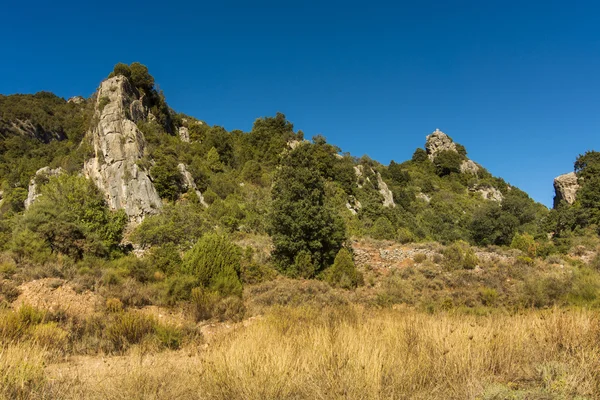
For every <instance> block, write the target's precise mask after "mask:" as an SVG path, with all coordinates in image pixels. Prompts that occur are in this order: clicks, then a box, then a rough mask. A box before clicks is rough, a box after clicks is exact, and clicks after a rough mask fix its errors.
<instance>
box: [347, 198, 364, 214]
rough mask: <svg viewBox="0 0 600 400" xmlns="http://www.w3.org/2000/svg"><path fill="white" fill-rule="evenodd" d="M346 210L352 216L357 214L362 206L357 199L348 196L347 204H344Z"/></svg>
mask: <svg viewBox="0 0 600 400" xmlns="http://www.w3.org/2000/svg"><path fill="white" fill-rule="evenodd" d="M346 208H347V209H348V210H350V212H351V213H352V214H353V215H356V214H358V211H359V210H360V209H361V208H362V204H361V203H360V201H358V199H357V198H356V197H354V196H348V202H347V203H346Z"/></svg>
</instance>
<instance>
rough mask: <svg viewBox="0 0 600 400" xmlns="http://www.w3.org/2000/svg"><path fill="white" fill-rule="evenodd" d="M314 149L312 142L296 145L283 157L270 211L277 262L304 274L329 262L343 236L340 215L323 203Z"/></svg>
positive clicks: (290, 271) (292, 272) (286, 269)
mask: <svg viewBox="0 0 600 400" xmlns="http://www.w3.org/2000/svg"><path fill="white" fill-rule="evenodd" d="M313 150H314V145H309V144H307V145H303V146H298V147H297V148H296V149H295V150H293V151H291V152H290V153H288V154H287V155H286V156H285V157H284V159H283V161H282V165H281V167H280V169H279V170H278V171H277V173H276V176H275V182H274V185H273V188H272V197H273V203H272V211H271V215H270V234H271V236H272V238H273V242H274V245H275V250H274V251H273V259H274V261H275V264H276V266H277V267H278V268H279V269H280V270H281V271H283V272H285V273H287V274H289V275H291V276H298V275H303V276H304V277H307V278H308V277H312V276H314V274H315V273H318V272H319V271H322V270H323V269H325V268H326V267H328V266H329V265H331V264H332V262H333V260H334V258H335V256H336V254H337V252H338V251H339V249H340V248H341V246H342V242H343V241H344V240H345V236H346V235H345V227H344V224H343V221H342V219H341V218H340V217H339V216H338V215H337V214H336V213H335V211H334V210H333V209H331V208H329V207H327V206H326V205H325V184H324V179H323V177H322V176H321V175H320V174H319V171H318V170H316V169H315V168H314V165H315V164H316V163H315V160H314V153H313ZM311 265H312V266H314V270H313V268H312V267H310V266H311Z"/></svg>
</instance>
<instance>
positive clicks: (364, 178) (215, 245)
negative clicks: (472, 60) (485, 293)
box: [0, 63, 600, 308]
mask: <svg viewBox="0 0 600 400" xmlns="http://www.w3.org/2000/svg"><path fill="white" fill-rule="evenodd" d="M117 75H121V76H124V77H125V78H127V80H128V81H129V82H130V83H131V85H133V87H134V88H135V90H137V91H138V92H139V93H140V97H141V98H143V101H144V106H145V107H146V108H147V110H148V111H149V112H150V114H151V115H153V116H154V118H148V119H147V120H144V121H139V122H138V127H139V128H140V130H141V131H142V132H143V134H144V136H145V140H146V142H147V143H146V144H147V146H146V152H145V154H144V159H143V160H141V161H140V162H139V164H140V166H141V167H143V168H147V169H148V171H149V172H150V175H151V177H152V181H153V183H154V185H155V187H156V189H157V191H158V193H159V194H160V196H161V198H162V199H163V202H164V207H163V210H162V212H161V213H159V214H156V215H153V216H149V217H147V218H146V219H145V220H144V221H143V223H141V225H139V226H138V227H137V228H135V229H133V230H128V231H127V232H126V231H125V226H126V222H127V221H126V218H125V216H124V214H123V213H122V212H117V211H114V210H109V209H108V207H107V205H106V203H105V201H104V199H103V196H102V194H101V193H100V192H99V191H98V190H97V189H96V188H95V187H94V186H93V185H92V184H91V183H90V182H89V181H88V180H86V179H85V178H83V177H80V176H78V174H79V172H80V171H81V165H82V163H83V162H84V161H85V160H86V158H88V157H90V147H89V146H90V144H89V143H88V141H87V139H86V137H85V135H84V134H85V132H86V131H87V130H88V129H89V126H90V124H91V123H93V121H91V115H92V113H93V111H94V110H93V107H94V104H93V103H95V102H94V101H92V100H93V99H89V100H87V101H84V102H81V103H76V102H66V101H65V100H64V99H60V98H58V97H56V96H54V95H52V94H49V93H45V92H41V93H38V94H35V95H14V96H2V97H0V177H1V178H0V179H1V183H2V189H3V193H2V197H3V198H2V202H1V203H0V250H1V251H2V252H3V253H2V259H4V260H8V261H6V263H7V264H6V265H9V264H10V265H13V264H14V265H16V266H17V267H16V268H17V270H18V271H19V273H20V274H21V275H20V276H22V277H33V276H35V277H39V276H48V275H51V276H52V275H56V276H59V277H62V278H68V279H78V280H79V281H81V283H82V285H83V286H84V287H95V286H96V285H97V284H98V283H101V284H102V285H104V286H105V287H107V290H108V291H109V292H113V291H114V292H118V287H119V286H120V285H126V284H127V285H129V284H131V285H142V286H143V285H150V287H151V289H149V292H148V293H146V294H144V295H141V296H138V297H132V298H123V299H122V301H123V303H124V304H126V305H127V304H130V305H136V304H148V303H152V302H158V303H161V304H175V303H177V302H180V301H196V303H198V304H200V303H203V304H204V305H206V304H209V303H210V304H212V305H214V306H215V307H217V308H218V307H221V306H222V305H223V304H225V303H226V304H229V305H230V306H232V307H233V308H236V307H238V306H239V299H240V297H241V296H242V285H243V284H247V283H259V282H261V281H263V280H265V279H270V278H272V277H273V276H275V275H277V274H282V275H286V276H289V277H302V278H317V279H321V280H324V281H326V282H329V283H330V284H331V285H333V286H336V287H343V288H354V287H356V286H357V285H360V284H363V283H364V279H363V278H364V277H363V276H362V274H361V273H359V272H358V271H357V270H356V268H355V266H354V262H353V255H352V246H351V243H350V240H351V239H357V238H372V239H376V240H391V241H396V242H399V243H411V242H417V243H418V242H428V241H437V242H440V243H442V244H445V245H448V246H449V247H448V248H449V249H450V250H448V252H447V253H444V256H445V257H446V258H447V259H448V260H453V261H452V262H450V261H448V262H447V264H448V265H449V264H450V263H454V264H455V265H453V266H452V267H451V268H450V269H461V268H466V269H471V268H474V267H475V266H476V265H477V264H478V263H477V260H476V258H474V256H473V254H472V253H473V251H472V250H471V248H470V246H472V245H477V246H481V247H484V246H505V247H508V246H512V247H513V248H515V249H519V250H520V251H521V252H523V254H524V256H526V257H528V258H530V259H531V260H532V262H533V259H534V258H535V257H548V256H550V255H552V254H554V253H563V254H564V253H566V252H568V251H569V249H570V248H571V247H572V244H573V243H575V242H577V240H578V239H577V238H578V237H582V236H585V235H588V234H589V232H590V231H593V230H595V231H596V232H597V231H598V225H599V222H600V178H599V176H600V174H599V173H598V171H599V170H600V157H598V153H596V152H588V153H586V154H585V155H582V156H580V157H579V158H578V159H577V161H576V163H575V171H576V173H577V174H578V176H579V178H580V181H581V185H582V186H581V191H580V193H579V195H578V198H577V202H576V203H575V204H574V205H573V206H568V205H566V204H562V205H561V206H560V207H559V208H558V209H557V210H552V211H548V210H547V209H546V208H545V207H544V206H542V205H540V204H537V203H535V202H534V201H533V200H532V199H530V198H529V197H528V196H527V194H526V193H524V192H522V191H521V190H519V189H518V188H515V187H513V186H510V185H509V184H507V183H506V182H504V181H503V180H502V179H500V178H496V177H493V176H492V175H491V174H490V173H489V172H487V171H486V170H485V169H484V168H481V167H480V168H479V171H477V172H474V173H465V172H461V165H462V163H463V162H465V161H466V160H468V159H467V152H466V149H465V148H464V147H463V146H461V145H460V144H455V146H456V151H450V150H446V151H441V152H440V153H438V154H437V155H436V156H435V157H434V158H433V160H431V159H430V157H428V154H427V152H426V151H425V150H424V149H417V150H416V151H415V152H414V154H413V157H412V158H411V159H410V160H407V161H404V162H402V163H398V162H395V161H391V162H390V164H389V165H388V166H385V165H382V164H380V163H378V162H377V161H375V160H372V159H370V158H369V157H367V156H363V157H362V158H356V157H352V156H351V155H349V154H340V153H341V151H340V149H339V148H337V147H335V146H333V145H331V144H329V143H327V141H326V139H325V138H324V137H322V136H316V137H314V138H313V139H312V140H311V141H308V140H305V139H304V135H303V133H302V132H301V131H295V130H294V126H293V124H292V123H291V122H290V121H288V120H287V119H286V117H285V115H283V114H281V113H277V114H276V115H275V116H274V117H263V118H259V119H257V120H256V121H255V123H254V125H253V127H252V129H251V131H250V132H242V131H232V132H228V131H226V130H225V129H224V128H222V127H220V126H216V125H215V126H209V125H208V124H206V123H205V122H203V121H200V120H198V119H195V118H193V117H190V116H186V115H183V114H177V113H176V112H175V111H173V110H171V109H170V108H169V107H168V105H167V103H166V101H165V98H164V95H163V94H162V93H161V92H159V91H157V89H156V88H155V82H154V78H153V77H152V75H150V73H149V72H148V69H147V68H146V67H145V66H143V65H142V64H139V63H133V64H131V65H125V64H117V65H116V66H115V69H114V71H113V72H112V73H111V75H110V76H117ZM19 124H20V125H19ZM19 126H33V127H34V129H33V130H24V128H18V127H19ZM180 128H185V129H187V131H188V132H189V137H190V142H189V143H188V142H184V141H182V140H181V139H180V138H179V137H178V135H177V134H176V132H177V131H178V130H179V129H180ZM180 164H183V165H185V166H186V168H187V170H188V171H189V172H190V173H191V175H192V177H193V179H194V181H195V183H196V185H197V186H198V189H199V190H200V191H201V193H202V197H203V198H200V197H199V196H198V195H197V192H196V191H195V190H188V188H187V186H186V185H185V184H184V180H183V176H182V174H181V171H180V169H179V165H180ZM46 165H49V166H52V167H58V166H60V167H62V168H63V169H64V171H65V173H64V174H63V175H61V176H59V177H52V178H49V179H48V178H43V177H41V178H40V177H37V178H36V183H37V184H38V186H39V187H41V189H40V193H41V196H40V197H39V199H38V200H36V202H35V203H34V204H33V206H31V207H30V208H29V209H28V210H26V211H25V210H24V206H23V201H24V199H25V198H26V196H27V187H28V185H29V182H30V179H32V177H33V176H34V175H35V171H36V170H37V169H38V168H40V167H43V166H46ZM386 187H387V188H389V191H390V192H391V194H392V195H393V200H394V203H393V204H385V203H384V195H383V194H382V193H385V188H386ZM486 191H492V192H494V193H495V194H497V195H498V196H500V197H501V201H497V200H488V199H486V198H484V197H483V196H482V192H486ZM550 233H552V234H553V236H552V235H550V236H549V234H550ZM256 238H262V239H258V240H259V241H260V240H262V242H261V245H254V244H253V245H248V244H242V245H241V246H240V245H238V244H236V243H244V241H245V240H246V242H247V241H252V240H255V239H256ZM271 243H272V246H273V248H272V251H270V249H269V246H270V245H271ZM136 247H139V248H141V249H143V250H144V251H145V254H146V255H145V256H144V257H143V258H141V259H138V258H136V257H134V256H133V255H132V254H131V252H132V250H133V249H134V248H136ZM452 249H454V250H452ZM452 251H454V254H452ZM225 253H226V254H225ZM265 253H266V254H265ZM208 254H210V257H209V256H208ZM207 257H208V258H207ZM453 257H454V258H453ZM209 258H210V259H214V260H220V261H218V262H216V263H215V264H214V265H213V264H211V263H210V262H208V261H207V260H208V259H209ZM23 279H25V278H23ZM132 282H133V283H132ZM195 289H197V290H196V291H194V290H195ZM194 299H195V300H194ZM236 299H237V300H236ZM218 304H221V306H217V305H218Z"/></svg>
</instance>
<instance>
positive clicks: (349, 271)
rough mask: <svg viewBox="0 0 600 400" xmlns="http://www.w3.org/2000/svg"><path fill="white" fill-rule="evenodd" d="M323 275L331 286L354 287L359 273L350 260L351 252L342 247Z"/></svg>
mask: <svg viewBox="0 0 600 400" xmlns="http://www.w3.org/2000/svg"><path fill="white" fill-rule="evenodd" d="M324 277H325V280H326V281H327V283H329V284H330V285H331V286H335V287H341V288H344V289H351V288H355V287H356V286H357V285H358V281H359V278H358V277H359V274H358V271H356V267H355V265H354V260H352V254H350V252H349V251H348V250H347V249H345V248H343V247H342V249H340V251H339V252H338V253H337V255H336V256H335V260H334V261H333V265H332V266H331V267H329V268H328V269H327V270H326V271H325V273H324Z"/></svg>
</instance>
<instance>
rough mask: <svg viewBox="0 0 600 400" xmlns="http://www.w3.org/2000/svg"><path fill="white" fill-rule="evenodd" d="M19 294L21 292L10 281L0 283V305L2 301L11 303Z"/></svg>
mask: <svg viewBox="0 0 600 400" xmlns="http://www.w3.org/2000/svg"><path fill="white" fill-rule="evenodd" d="M20 294H21V291H20V290H19V289H18V288H17V286H16V285H15V284H14V283H13V282H12V281H7V280H3V281H0V303H2V300H4V301H6V302H8V303H12V302H13V301H15V300H16V299H17V297H19V295H20Z"/></svg>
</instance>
